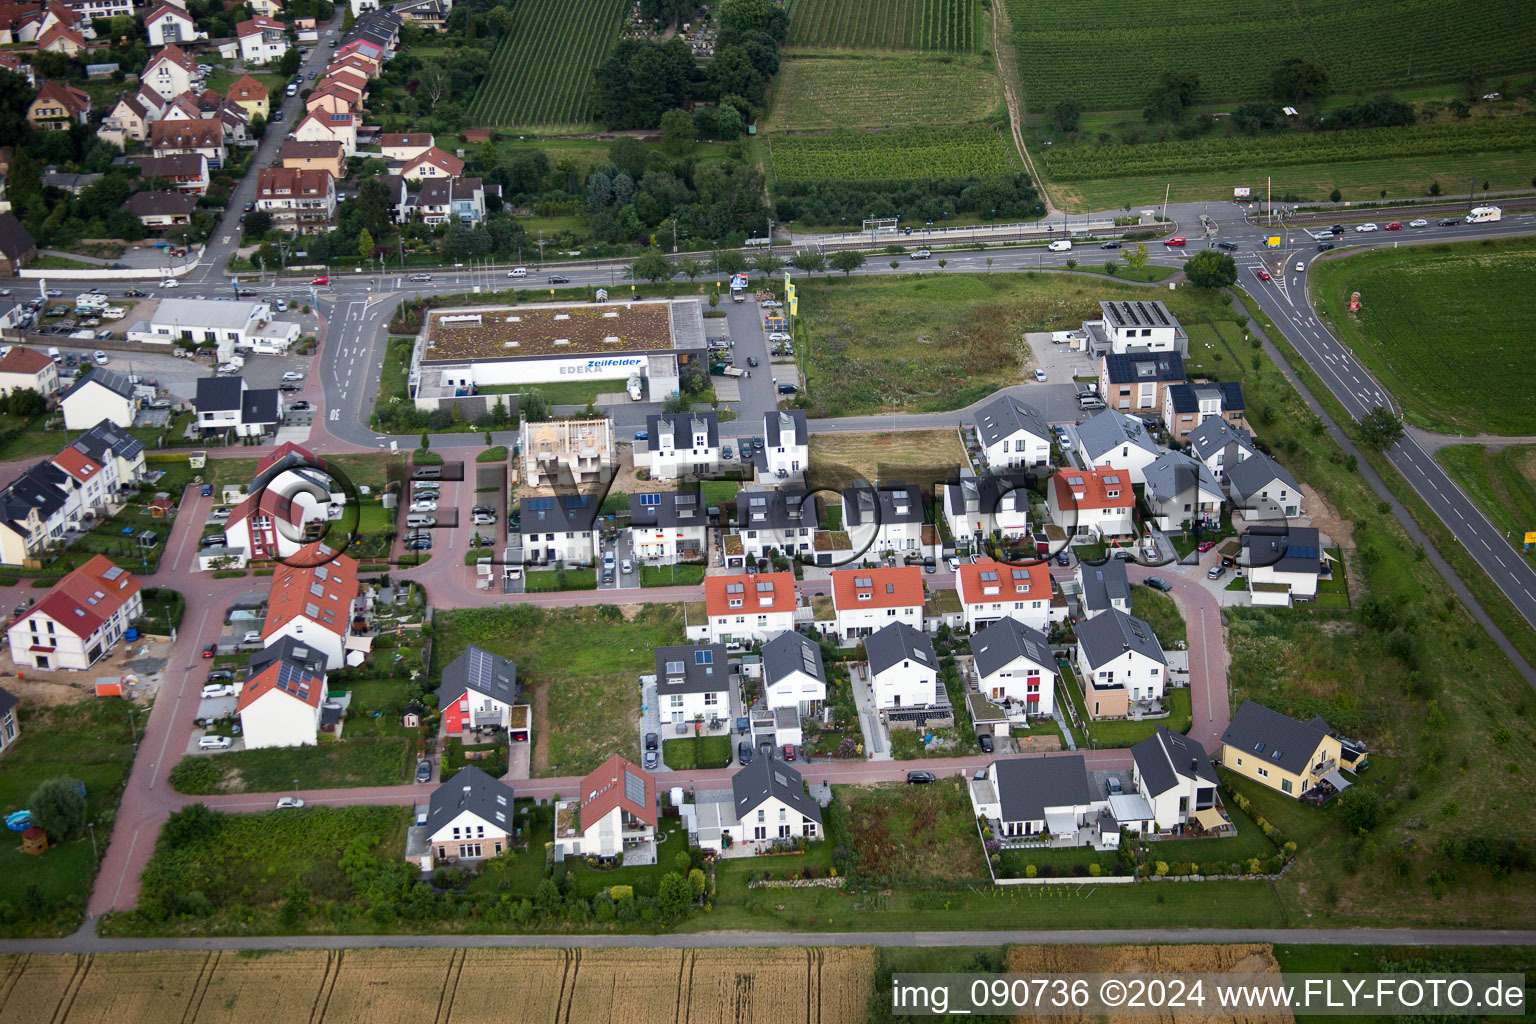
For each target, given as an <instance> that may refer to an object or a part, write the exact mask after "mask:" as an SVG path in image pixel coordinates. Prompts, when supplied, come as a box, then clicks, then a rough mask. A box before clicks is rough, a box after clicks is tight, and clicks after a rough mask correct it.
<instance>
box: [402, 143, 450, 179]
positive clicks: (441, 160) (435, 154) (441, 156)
mask: <svg viewBox="0 0 1536 1024" xmlns="http://www.w3.org/2000/svg"><path fill="white" fill-rule="evenodd" d="M426 164H431V165H432V166H433V167H436V168H437V169H438V170H440V171H443V172H444V173H445V174H447V175H448V176H449V177H450V178H457V177H458V176H459V174H460V173H462V172H463V170H464V161H463V160H460V159H459V158H458V157H456V156H452V155H450V154H448V153H444V152H443V151H442V150H440V149H438V148H437V147H436V146H433V147H432V148H431V149H429V150H427V151H426V152H425V153H422V154H420V155H419V156H417V157H415V158H414V159H412V160H411V162H410V163H408V164H406V165H405V169H404V170H402V171H401V172H400V173H401V175H402V176H404V177H407V178H409V177H410V176H411V172H412V171H413V170H416V169H417V168H418V167H422V166H424V165H426Z"/></svg>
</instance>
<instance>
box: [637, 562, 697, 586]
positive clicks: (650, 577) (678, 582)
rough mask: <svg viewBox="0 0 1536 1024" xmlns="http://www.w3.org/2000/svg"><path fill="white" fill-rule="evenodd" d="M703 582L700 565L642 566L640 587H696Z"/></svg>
mask: <svg viewBox="0 0 1536 1024" xmlns="http://www.w3.org/2000/svg"><path fill="white" fill-rule="evenodd" d="M703 582H704V567H703V566H702V565H642V566H641V567H640V585H641V586H642V587H696V586H698V585H699V584H701V583H703Z"/></svg>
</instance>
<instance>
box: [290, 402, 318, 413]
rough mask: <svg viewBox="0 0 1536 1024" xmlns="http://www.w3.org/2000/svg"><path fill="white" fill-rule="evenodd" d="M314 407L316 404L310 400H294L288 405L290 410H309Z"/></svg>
mask: <svg viewBox="0 0 1536 1024" xmlns="http://www.w3.org/2000/svg"><path fill="white" fill-rule="evenodd" d="M312 409H314V406H312V405H310V404H309V403H308V402H292V403H290V404H289V406H288V411H289V412H309V411H311V410H312Z"/></svg>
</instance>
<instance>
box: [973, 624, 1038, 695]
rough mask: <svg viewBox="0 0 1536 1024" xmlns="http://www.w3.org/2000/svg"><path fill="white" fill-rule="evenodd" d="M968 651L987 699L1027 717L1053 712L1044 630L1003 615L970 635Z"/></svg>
mask: <svg viewBox="0 0 1536 1024" xmlns="http://www.w3.org/2000/svg"><path fill="white" fill-rule="evenodd" d="M971 655H972V658H973V660H974V664H975V667H976V679H977V683H978V685H979V687H980V689H981V692H982V694H983V695H984V696H985V697H986V698H987V700H989V701H991V702H993V703H995V704H1002V705H1004V706H1006V707H1008V708H1009V710H1010V712H1012V710H1013V706H1014V705H1017V706H1018V710H1019V711H1020V712H1022V713H1023V714H1025V715H1027V716H1029V717H1035V716H1044V717H1046V718H1049V717H1051V716H1052V715H1054V714H1055V713H1056V658H1055V656H1054V655H1052V654H1051V645H1050V643H1049V642H1048V641H1047V640H1046V638H1045V634H1044V633H1042V632H1040V631H1039V630H1038V629H1034V628H1033V627H1030V626H1026V625H1024V623H1022V622H1020V621H1019V620H1018V619H1015V618H1013V617H1012V616H1009V615H1004V616H1003V617H1002V618H1000V619H996V620H994V621H993V622H992V623H991V624H989V625H987V626H985V627H983V628H982V629H980V630H978V631H977V632H976V633H975V634H974V635H972V637H971Z"/></svg>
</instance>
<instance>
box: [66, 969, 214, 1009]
mask: <svg viewBox="0 0 1536 1024" xmlns="http://www.w3.org/2000/svg"><path fill="white" fill-rule="evenodd" d="M214 956H215V954H213V953H193V954H190V955H188V954H185V953H97V954H94V955H92V956H89V957H86V958H85V959H86V960H87V961H88V962H87V964H86V966H85V969H84V970H83V971H81V973H80V976H79V980H78V982H77V983H76V986H75V990H74V993H73V994H72V995H71V996H70V997H69V1002H68V1006H69V1010H68V1012H69V1020H70V1021H71V1022H73V1024H126V1022H129V1021H133V1022H138V1021H156V1020H167V1021H170V1020H176V1021H179V1020H181V1019H182V1018H183V1015H184V1014H185V1013H186V1010H187V1007H188V1006H189V1005H191V1003H192V1001H193V999H195V998H196V996H197V992H198V990H199V989H201V988H202V983H203V979H204V977H205V975H206V974H207V971H208V968H209V966H210V965H211V964H212V961H213V959H214Z"/></svg>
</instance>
